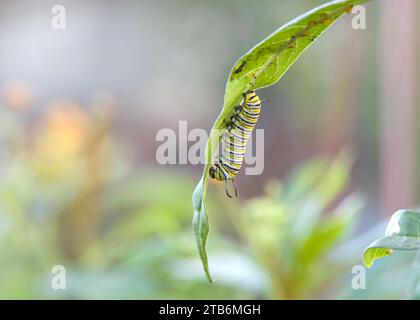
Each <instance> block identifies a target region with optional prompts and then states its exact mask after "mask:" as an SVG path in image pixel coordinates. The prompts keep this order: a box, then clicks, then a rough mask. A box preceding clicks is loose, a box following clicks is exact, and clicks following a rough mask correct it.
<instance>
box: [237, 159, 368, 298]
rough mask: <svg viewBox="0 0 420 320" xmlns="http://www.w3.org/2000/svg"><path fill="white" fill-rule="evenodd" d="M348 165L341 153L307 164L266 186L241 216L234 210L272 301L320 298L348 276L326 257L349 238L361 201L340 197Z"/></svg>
mask: <svg viewBox="0 0 420 320" xmlns="http://www.w3.org/2000/svg"><path fill="white" fill-rule="evenodd" d="M350 164H351V161H350V158H349V157H348V155H347V154H345V153H343V154H341V155H340V156H339V157H337V158H336V159H335V160H334V161H333V162H332V163H329V162H328V161H327V160H326V159H322V158H318V159H314V160H311V161H309V162H308V163H306V164H304V165H302V166H301V167H299V168H298V169H296V170H295V171H294V172H293V173H292V175H291V176H290V178H289V179H287V181H286V182H285V183H284V184H280V183H278V182H271V183H270V184H268V185H267V188H266V192H265V195H263V196H262V197H259V198H256V199H253V200H251V201H248V202H247V203H245V206H244V207H243V210H242V212H238V211H235V210H234V211H232V213H231V217H232V220H233V221H234V223H235V224H236V225H237V226H238V232H240V233H241V234H242V235H243V237H244V238H245V239H246V240H247V242H248V243H249V246H250V248H251V251H252V253H253V256H254V257H255V259H256V260H257V261H259V262H260V263H261V264H262V265H263V266H264V268H265V269H266V270H267V272H268V274H269V276H270V279H271V281H270V282H271V283H272V292H271V294H270V295H269V297H270V298H276V299H301V298H316V297H319V296H320V295H322V292H323V291H325V290H326V289H327V288H326V287H325V286H326V284H327V283H333V281H331V280H332V279H336V278H337V277H339V276H340V275H342V274H343V273H345V272H346V270H344V268H345V267H344V266H343V267H341V268H340V267H339V266H338V265H334V264H333V263H332V262H331V261H329V256H330V252H331V250H332V249H334V248H335V247H337V246H338V245H339V244H340V243H341V242H342V241H343V240H345V239H346V238H347V237H349V236H350V235H351V231H352V230H353V227H354V226H355V223H356V221H357V215H358V213H359V212H360V210H361V208H362V200H361V198H360V197H359V196H357V195H355V194H350V195H347V196H343V194H344V191H345V187H346V184H347V182H348V178H349V172H350Z"/></svg>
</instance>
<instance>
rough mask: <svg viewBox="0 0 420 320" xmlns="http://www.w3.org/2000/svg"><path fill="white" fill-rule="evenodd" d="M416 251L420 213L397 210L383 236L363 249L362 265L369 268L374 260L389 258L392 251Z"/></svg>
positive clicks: (419, 232) (418, 245) (419, 236)
mask: <svg viewBox="0 0 420 320" xmlns="http://www.w3.org/2000/svg"><path fill="white" fill-rule="evenodd" d="M416 249H420V213H419V212H414V211H407V210H399V211H397V212H395V213H394V214H393V215H392V217H391V219H390V220H389V223H388V227H387V229H386V232H385V236H384V237H382V238H379V239H377V240H375V241H374V242H372V243H371V244H370V245H369V246H368V247H367V248H366V249H365V251H364V252H363V264H364V265H365V266H366V267H368V268H370V267H371V266H372V265H373V263H374V262H375V260H377V259H380V258H383V257H386V256H389V255H390V254H391V253H392V250H416Z"/></svg>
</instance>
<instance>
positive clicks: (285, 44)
mask: <svg viewBox="0 0 420 320" xmlns="http://www.w3.org/2000/svg"><path fill="white" fill-rule="evenodd" d="M366 1H367V0H338V1H332V2H329V3H326V4H324V5H322V6H319V7H317V8H315V9H313V10H311V11H309V12H308V13H306V14H304V15H302V16H300V17H298V18H296V19H294V20H292V21H291V22H289V23H287V24H285V25H284V26H282V27H280V28H279V29H278V30H276V31H275V32H274V33H272V34H271V35H270V36H268V37H267V38H266V39H264V40H263V41H261V42H260V43H259V44H257V45H256V46H255V47H254V48H252V49H251V50H250V51H248V52H247V53H246V54H245V55H244V56H243V57H241V58H240V59H239V60H238V61H237V62H236V63H235V65H234V67H233V68H232V70H231V72H230V75H229V77H228V81H227V84H226V90H225V96H224V105H223V109H222V112H221V113H220V115H219V116H218V118H217V120H216V122H215V123H214V125H213V128H212V129H211V132H210V137H209V141H208V143H207V147H206V156H205V157H206V165H205V166H204V171H203V175H202V178H201V179H200V182H199V183H198V185H197V187H196V189H195V191H194V193H193V208H194V218H193V228H194V233H195V236H196V241H197V246H198V250H199V254H200V257H201V260H202V263H203V267H204V271H205V273H206V276H207V278H208V279H209V280H210V281H211V276H210V273H209V267H208V261H207V254H206V248H205V246H206V241H207V236H208V233H209V222H208V216H207V212H206V204H205V199H206V191H207V181H208V170H209V167H210V165H211V163H212V162H213V160H214V158H215V156H216V154H217V150H218V149H217V148H218V142H219V141H220V137H221V132H222V130H223V129H225V126H226V121H228V120H229V119H230V117H231V115H232V111H233V108H234V107H235V106H236V105H238V104H239V103H240V100H241V97H242V94H243V93H244V92H246V91H247V90H249V89H253V90H256V89H260V88H264V87H268V86H270V85H272V84H274V83H276V82H277V81H278V80H279V79H280V78H281V77H282V76H283V75H284V73H285V72H286V71H287V70H288V69H289V68H290V67H291V66H292V65H293V63H294V62H295V61H296V59H297V58H298V57H299V56H300V55H301V54H302V53H303V52H304V51H305V50H306V49H307V48H308V47H309V46H310V45H311V44H312V42H313V41H314V40H315V39H317V38H318V37H319V36H320V35H321V34H322V33H323V32H324V31H325V30H326V29H327V28H328V27H329V26H331V25H332V24H333V23H334V22H335V21H336V20H337V19H338V18H340V17H341V16H342V15H344V14H345V13H346V12H350V11H351V9H352V7H353V6H354V5H356V4H360V3H363V2H366ZM215 142H217V143H215Z"/></svg>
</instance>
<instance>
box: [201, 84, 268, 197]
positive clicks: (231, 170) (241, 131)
mask: <svg viewBox="0 0 420 320" xmlns="http://www.w3.org/2000/svg"><path fill="white" fill-rule="evenodd" d="M243 97H244V100H243V102H242V104H241V105H239V106H237V107H235V113H234V115H233V116H232V117H231V118H230V121H229V122H228V123H227V125H226V129H227V134H225V135H223V138H222V152H221V156H220V158H219V161H218V163H216V164H213V165H212V166H211V167H210V169H209V175H210V177H211V178H212V179H216V180H219V181H225V183H226V184H225V187H226V194H227V196H228V197H229V198H232V196H231V195H230V194H229V192H228V181H229V180H232V183H233V187H234V188H235V196H236V197H237V196H238V192H237V190H236V185H235V180H234V179H235V177H236V175H237V174H238V172H239V170H240V169H241V166H242V162H243V160H244V155H245V150H246V144H247V142H248V139H249V137H250V136H251V134H252V130H253V129H254V126H255V124H256V123H257V121H258V117H259V115H260V112H261V100H260V98H259V97H258V96H257V94H256V93H255V92H254V91H247V92H246V93H244V94H243Z"/></svg>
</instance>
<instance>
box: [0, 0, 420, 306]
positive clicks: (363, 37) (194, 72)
mask: <svg viewBox="0 0 420 320" xmlns="http://www.w3.org/2000/svg"><path fill="white" fill-rule="evenodd" d="M324 2H325V1H320V0H317V1H314V0H300V1H292V0H283V1H278V0H260V1H258V2H255V1H251V0H229V1H219V0H216V1H206V0H194V1H193V0H177V1H169V0H159V1H145V0H141V1H127V0H124V1H107V2H106V4H105V3H104V2H103V1H94V0H90V1H81V0H77V1H75V0H73V1H69V0H62V1H60V3H59V4H60V5H63V6H64V8H65V9H66V29H65V30H55V29H53V28H52V27H51V20H52V18H53V17H54V14H52V12H51V10H52V7H53V6H55V5H57V4H58V3H56V2H55V1H40V0H31V1H29V0H25V1H11V0H10V1H4V0H2V1H1V2H0V43H1V50H0V90H1V91H0V177H1V179H0V298H3V299H11V298H17V299H21V298H29V299H34V298H46V299H62V298H67V299H72V298H79V299H100V298H104V299H123V298H127V299H157V298H161V299H187V298H190V299H210V298H212V299H303V298H308V299H311V298H316V299H324V298H329V299H359V298H361V299H391V298H402V297H405V296H407V294H409V295H411V296H414V297H415V296H416V295H417V297H420V290H419V289H418V290H419V292H417V293H416V292H415V289H414V292H408V291H409V290H411V291H413V290H412V289H409V288H411V287H412V286H411V285H410V282H411V280H410V279H413V277H411V276H412V272H411V269H412V264H413V260H414V254H413V253H411V252H407V253H400V252H397V253H395V254H394V255H393V256H391V257H389V258H387V259H384V260H383V261H379V262H378V263H377V264H375V266H374V267H373V268H372V269H370V270H368V271H367V273H366V279H367V280H366V281H367V282H366V289H365V290H354V289H353V288H352V286H351V281H352V278H353V276H354V274H352V268H353V266H355V265H359V264H361V254H362V252H363V249H364V247H366V246H367V245H368V244H369V243H370V242H372V241H373V240H374V239H376V238H377V237H378V236H381V235H382V234H383V233H384V231H385V227H386V222H387V219H388V218H389V217H390V215H391V214H392V213H393V212H394V211H395V210H397V209H400V208H413V207H416V205H417V204H419V202H420V190H419V188H418V186H419V183H420V173H419V170H420V169H419V166H418V165H416V164H418V160H419V155H420V154H419V153H420V148H419V143H418V142H417V140H418V139H416V138H415V137H418V135H419V129H420V125H419V121H417V119H419V108H418V107H417V106H418V102H419V93H418V90H416V89H415V88H418V84H419V82H418V73H417V71H418V69H419V60H420V58H419V57H420V55H419V54H418V53H419V51H418V50H419V48H418V47H419V41H418V36H416V34H417V33H418V30H419V26H418V25H417V24H418V22H417V21H416V20H415V19H414V17H415V16H416V15H418V14H420V6H419V4H418V3H417V2H416V1H415V0H401V1H394V0H382V1H372V2H371V3H369V4H368V5H366V8H367V29H366V30H354V29H352V28H351V19H352V16H351V15H349V16H347V17H344V18H343V19H341V20H340V21H339V22H338V23H336V24H335V25H334V26H333V27H332V28H331V29H330V30H328V31H327V32H326V33H325V34H324V35H323V36H321V37H320V39H319V40H318V41H316V42H315V43H314V45H313V46H312V47H311V48H310V49H309V50H308V51H307V52H306V53H305V54H304V55H303V56H302V57H301V58H300V59H299V60H298V61H297V63H296V64H295V65H294V66H293V67H292V68H291V69H290V70H289V72H288V73H287V74H286V75H285V76H284V78H283V79H282V80H281V81H280V82H279V83H278V84H276V85H274V86H273V87H271V88H268V89H264V90H261V91H260V95H261V96H262V97H264V98H267V99H269V100H268V101H267V102H265V103H264V107H263V112H262V116H261V118H260V121H259V123H258V125H257V128H260V129H261V128H264V130H265V163H264V165H265V169H264V173H263V174H262V175H259V176H245V175H244V173H243V172H241V174H240V176H239V177H238V180H237V183H238V191H239V198H238V199H236V200H230V199H227V197H226V196H225V194H224V187H223V186H222V185H221V184H218V183H211V184H210V187H209V200H208V203H209V208H208V211H209V214H210V220H211V233H210V239H209V242H208V251H209V261H210V269H211V271H212V274H213V276H214V277H215V278H216V282H215V283H214V284H209V283H208V282H207V281H206V279H205V277H204V275H203V272H202V269H201V263H200V261H199V258H198V254H197V252H196V245H195V241H194V238H193V233H192V227H191V219H192V213H193V210H192V206H191V194H192V191H193V189H194V187H195V185H196V183H197V182H198V180H199V178H200V176H201V171H202V169H203V166H202V165H166V166H161V165H158V164H157V162H156V149H157V147H158V146H159V145H160V144H161V142H157V141H156V133H157V132H158V130H160V129H162V128H170V129H173V130H175V132H176V133H177V132H178V124H179V121H181V120H186V121H188V129H189V130H191V129H194V128H204V129H205V130H207V131H209V130H210V128H211V126H212V124H213V122H214V120H215V118H216V117H217V115H218V114H219V112H220V110H221V106H222V103H223V95H224V87H225V83H226V79H227V76H228V72H229V71H230V68H231V67H232V66H233V64H234V62H235V61H236V60H237V59H238V58H239V57H240V56H241V55H242V54H244V53H245V52H246V51H247V50H248V49H250V48H251V47H252V46H253V45H254V44H256V43H257V42H259V41H261V40H262V39H263V38H264V37H266V36H267V35H268V34H270V33H271V32H273V31H274V30H275V29H276V28H278V27H279V26H281V25H282V24H284V23H286V22H288V21H289V20H291V19H293V18H295V17H296V16H298V15H300V14H302V13H304V12H306V11H308V10H309V9H312V8H313V7H315V6H316V5H319V4H322V3H324ZM242 171H244V170H242ZM54 265H62V266H64V267H65V269H66V279H67V280H66V289H65V290H54V289H52V286H51V280H52V278H53V276H54V274H52V273H51V270H52V268H53V266H54Z"/></svg>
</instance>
